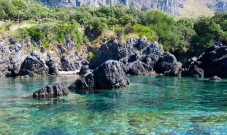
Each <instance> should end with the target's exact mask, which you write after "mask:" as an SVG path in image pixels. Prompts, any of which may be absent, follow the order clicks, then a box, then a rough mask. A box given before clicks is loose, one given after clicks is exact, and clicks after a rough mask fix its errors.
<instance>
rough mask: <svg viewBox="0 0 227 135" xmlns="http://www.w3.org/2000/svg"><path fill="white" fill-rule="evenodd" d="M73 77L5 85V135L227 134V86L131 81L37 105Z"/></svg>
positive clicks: (0, 94)
mask: <svg viewBox="0 0 227 135" xmlns="http://www.w3.org/2000/svg"><path fill="white" fill-rule="evenodd" d="M74 79H75V78H74V77H73V76H68V77H46V78H30V79H1V81H0V134H13V135H18V134H36V135H70V134H88V135H90V134H91V135H93V134H94V135H95V134H146V135H147V134H162V135H175V134H180V135H181V134H182V135H184V134H187V135H192V134H212V135H213V134H220V135H224V134H227V81H226V80H223V81H220V82H210V81H207V80H206V79H194V78H174V77H131V78H130V80H131V84H130V86H128V87H126V88H122V89H118V90H112V91H109V92H106V93H99V94H89V95H78V94H75V93H70V95H69V96H67V97H63V98H59V99H52V100H43V101H38V100H33V99H32V98H30V95H31V94H32V93H33V92H34V91H35V90H37V89H38V88H40V87H42V86H43V85H47V84H51V83H53V82H65V83H66V84H67V85H69V84H70V83H71V82H73V81H74Z"/></svg>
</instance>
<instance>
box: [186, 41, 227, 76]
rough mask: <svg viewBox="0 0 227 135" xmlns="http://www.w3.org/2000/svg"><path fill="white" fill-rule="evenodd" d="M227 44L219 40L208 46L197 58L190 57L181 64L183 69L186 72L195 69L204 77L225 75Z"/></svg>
mask: <svg viewBox="0 0 227 135" xmlns="http://www.w3.org/2000/svg"><path fill="white" fill-rule="evenodd" d="M226 69H227V46H226V45H223V44H222V43H221V42H218V43H216V44H214V46H212V47H210V48H208V49H207V50H206V51H205V52H204V53H203V54H201V55H200V56H199V57H198V58H192V59H191V60H189V62H187V63H186V64H185V65H184V66H183V70H184V71H186V73H188V71H190V70H194V71H195V70H196V72H197V73H199V74H202V70H203V71H204V76H205V77H213V76H219V77H227V70H226Z"/></svg>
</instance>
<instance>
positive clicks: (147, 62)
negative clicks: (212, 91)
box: [90, 38, 181, 76]
mask: <svg viewBox="0 0 227 135" xmlns="http://www.w3.org/2000/svg"><path fill="white" fill-rule="evenodd" d="M107 60H117V61H120V62H121V63H122V67H123V68H124V71H125V72H126V73H127V74H129V75H154V74H155V73H154V71H156V72H158V73H164V74H166V75H171V76H177V75H180V70H181V63H179V62H178V61H177V60H176V58H175V56H174V55H172V54H170V53H168V52H164V50H163V48H162V46H161V45H159V44H158V43H157V42H154V43H149V42H147V41H146V40H145V39H133V38H132V39H129V40H128V41H127V42H126V44H125V45H122V44H120V43H117V42H114V41H112V42H109V43H107V44H104V45H102V47H101V48H100V49H99V50H98V51H97V53H96V56H95V59H94V61H93V62H92V63H91V64H90V67H91V68H96V67H97V66H99V65H100V64H102V63H104V62H105V61H107ZM153 69H154V70H153Z"/></svg>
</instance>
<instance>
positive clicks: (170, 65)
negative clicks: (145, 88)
mask: <svg viewBox="0 0 227 135" xmlns="http://www.w3.org/2000/svg"><path fill="white" fill-rule="evenodd" d="M181 67H182V64H181V63H180V62H177V59H176V57H175V56H174V55H172V54H170V53H168V52H165V53H164V54H163V56H162V57H160V58H159V60H158V62H157V63H156V65H155V71H156V72H157V73H164V74H165V75H171V76H179V75H180V73H181Z"/></svg>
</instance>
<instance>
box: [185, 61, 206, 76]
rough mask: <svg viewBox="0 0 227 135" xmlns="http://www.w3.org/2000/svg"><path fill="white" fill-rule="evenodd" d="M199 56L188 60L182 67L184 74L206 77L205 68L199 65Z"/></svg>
mask: <svg viewBox="0 0 227 135" xmlns="http://www.w3.org/2000/svg"><path fill="white" fill-rule="evenodd" d="M197 60H198V59H197V58H196V57H193V58H191V59H189V60H188V62H186V63H185V64H184V65H183V67H182V76H191V77H198V78H203V77H204V70H203V69H202V68H199V67H198V66H197V64H198V63H197Z"/></svg>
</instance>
